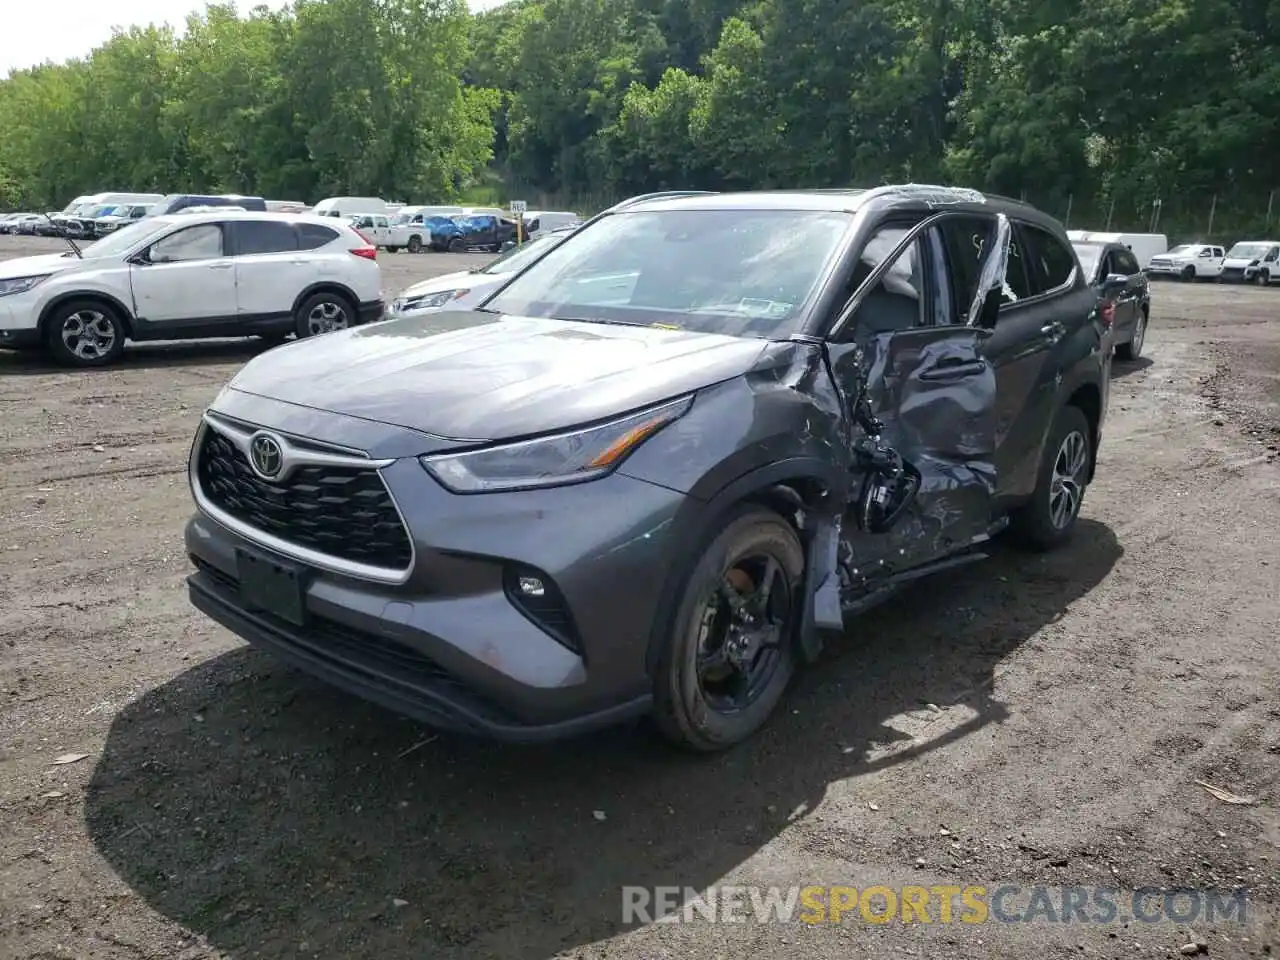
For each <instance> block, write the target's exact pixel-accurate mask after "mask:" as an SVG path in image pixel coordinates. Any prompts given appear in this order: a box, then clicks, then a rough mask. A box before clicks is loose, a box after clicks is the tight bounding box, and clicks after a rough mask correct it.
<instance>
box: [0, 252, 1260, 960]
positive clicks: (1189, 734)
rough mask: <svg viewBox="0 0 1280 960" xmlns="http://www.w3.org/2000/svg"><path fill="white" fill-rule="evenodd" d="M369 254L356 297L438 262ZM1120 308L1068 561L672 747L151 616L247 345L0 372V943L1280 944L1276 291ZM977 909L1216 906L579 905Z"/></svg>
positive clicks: (1231, 951) (970, 575)
mask: <svg viewBox="0 0 1280 960" xmlns="http://www.w3.org/2000/svg"><path fill="white" fill-rule="evenodd" d="M55 247H56V244H51V243H43V242H41V241H29V240H24V239H22V238H3V239H0V256H3V257H9V256H15V255H20V254H21V253H23V252H28V251H30V252H35V251H36V249H37V248H41V249H53V248H55ZM381 262H382V263H383V265H384V270H385V273H386V277H387V288H388V292H389V293H390V292H392V291H394V290H397V289H399V288H400V287H402V286H404V285H405V284H407V283H408V282H411V281H412V280H413V279H416V278H419V277H423V276H426V275H428V274H430V273H439V272H444V271H445V270H448V269H457V268H459V267H461V266H470V265H472V264H473V263H476V262H480V261H479V258H468V257H461V256H452V255H448V254H436V255H428V256H419V257H410V256H408V255H404V254H401V255H383V257H382V258H381ZM1154 298H1155V310H1154V316H1153V319H1152V326H1151V331H1150V334H1149V336H1148V340H1147V358H1146V359H1144V360H1143V361H1142V362H1140V363H1137V364H1118V365H1117V367H1116V369H1115V372H1114V380H1113V382H1112V395H1111V406H1110V419H1109V421H1108V423H1107V426H1106V433H1105V439H1104V442H1103V446H1102V451H1101V460H1100V465H1099V468H1098V476H1097V480H1096V482H1095V484H1094V485H1093V486H1092V488H1091V489H1090V490H1089V493H1088V496H1087V497H1086V501H1085V510H1084V516H1083V519H1082V522H1081V524H1080V528H1079V531H1078V534H1077V536H1076V537H1075V539H1074V541H1073V542H1072V543H1071V544H1070V545H1069V546H1068V547H1066V548H1065V549H1063V550H1061V551H1059V552H1057V553H1054V554H1051V555H1049V556H1045V557H1033V556H1028V555H1025V554H1021V553H1017V552H1014V551H1012V550H1010V549H1004V548H1002V549H1000V550H999V551H998V552H997V555H996V556H995V557H994V558H993V559H992V560H990V561H988V562H987V563H986V564H984V565H978V566H975V567H969V568H965V569H963V570H961V571H957V572H956V573H954V574H952V575H942V576H940V577H938V578H936V579H933V580H931V581H928V582H927V583H922V584H920V585H919V586H918V587H917V588H916V589H914V590H913V591H911V592H909V593H907V594H905V595H903V596H902V597H900V598H899V599H898V600H896V601H895V602H892V603H890V604H889V605H888V606H886V607H884V608H882V609H880V610H879V611H877V612H875V613H874V614H872V615H869V616H866V617H863V618H862V619H860V620H857V621H854V622H852V623H851V624H850V629H849V632H848V637H847V639H846V641H845V642H844V643H843V644H840V645H838V649H834V650H829V652H828V654H827V655H826V661H825V663H824V664H823V665H822V666H821V668H820V669H811V670H809V671H807V672H806V673H805V674H804V675H803V676H802V677H801V678H800V680H799V682H798V683H797V685H796V686H795V687H794V689H793V691H792V694H791V696H790V699H789V701H788V704H787V709H786V710H785V711H784V712H783V713H782V715H780V716H779V717H778V718H777V720H776V722H774V723H772V724H771V725H770V726H769V727H768V728H767V729H766V730H765V731H764V732H763V733H762V734H761V735H760V736H759V737H758V738H757V739H755V740H754V741H753V742H751V743H749V744H747V745H745V746H744V747H742V748H740V749H738V750H735V751H732V752H730V753H729V754H727V755H723V756H719V757H715V758H711V759H696V758H690V757H685V756H682V755H677V754H674V753H672V752H671V751H669V750H667V749H666V748H665V747H663V746H662V745H660V744H658V743H656V742H654V741H653V740H652V739H650V738H649V737H647V736H645V735H644V734H643V733H642V732H640V731H638V730H631V729H626V730H618V731H614V732H610V733H607V734H602V735H599V736H596V737H593V738H590V739H588V740H586V741H583V742H575V743H572V744H566V745H561V746H555V747H539V748H512V747H502V746H497V745H492V744H487V743H482V742H474V741H469V740H465V739H459V738H455V737H450V736H438V737H436V736H433V734H432V733H431V732H430V731H429V730H425V729H424V728H422V727H420V726H418V725H416V724H414V723H412V722H409V721H406V720H404V719H401V718H398V717H396V716H394V715H391V714H389V713H386V712H383V711H381V710H379V709H377V708H374V707H371V706H368V705H366V704H364V703H363V702H361V701H358V700H355V699H352V698H350V697H347V696H345V695H343V694H340V693H337V692H335V691H333V690H331V689H329V688H327V687H325V686H323V685H322V684H320V683H318V682H314V681H312V680H310V679H308V678H307V677H305V676H303V675H301V674H299V673H297V672H295V671H293V670H291V669H288V668H285V667H283V666H281V665H280V664H278V663H276V662H275V661H273V660H272V659H271V658H269V657H267V656H266V655H263V654H259V653H256V652H254V651H252V650H250V649H249V648H247V647H245V646H244V645H242V644H241V643H239V642H238V641H237V640H235V639H234V638H233V637H232V636H231V635H230V634H228V633H226V632H224V631H223V630H222V629H220V628H218V627H216V626H214V625H212V624H211V623H210V622H208V621H207V620H205V619H203V618H202V617H201V616H199V615H197V614H196V613H195V612H194V611H193V610H192V609H191V608H190V607H189V606H188V603H187V600H186V595H185V591H184V587H183V577H184V575H185V574H186V572H187V560H186V558H185V556H184V552H183V546H182V525H183V522H184V520H185V519H186V517H187V515H188V513H189V511H190V509H191V506H190V502H189V498H188V492H187V487H186V480H185V477H184V470H185V467H184V464H185V459H186V455H187V451H188V445H189V443H190V439H191V437H192V434H193V432H194V430H195V426H196V422H197V418H198V417H199V415H200V412H201V410H202V408H203V406H204V405H205V404H206V403H207V402H209V401H210V400H211V399H212V398H213V396H214V394H215V393H216V392H217V390H218V389H219V387H220V385H221V384H222V383H224V382H225V381H226V380H227V379H228V378H229V377H230V376H231V375H232V373H233V372H234V371H235V370H236V369H237V367H238V366H239V365H241V364H242V363H243V362H245V360H246V359H248V358H249V357H250V356H252V355H253V354H254V352H255V351H257V350H258V349H260V348H259V347H258V346H257V345H256V344H253V343H251V342H231V343H220V344H219V343H215V344H207V343H206V344H197V345H180V346H169V347H155V346H152V347H145V348H134V349H133V350H131V352H130V353H129V355H128V357H127V360H126V362H125V363H124V364H123V365H121V366H120V367H118V368H115V369H110V370H104V371H101V372H92V373H68V372H65V371H60V370H54V369H51V368H49V367H47V366H44V365H42V364H39V363H35V362H31V361H30V360H28V359H24V358H19V357H17V356H15V355H10V354H5V353H3V352H0V641H2V642H0V698H2V699H0V957H3V958H24V960H36V958H42V960H44V958H48V960H53V958H63V957H82V958H89V957H92V958H98V957H101V958H113V960H114V958H140V957H141V958H157V960H159V958H165V960H169V958H179V960H182V958H195V957H223V956H234V957H263V958H294V957H297V958H302V957H308V958H310V957H322V958H332V957H352V958H379V960H386V958H400V957H404V958H410V957H412V958H415V960H416V958H424V957H427V958H433V960H436V958H440V960H448V958H459V960H461V958H466V960H473V958H481V957H502V958H508V957H509V958H535V960H536V958H541V957H550V956H553V955H561V956H565V957H576V958H604V957H609V958H615V960H627V958H634V960H640V958H644V960H653V958H677V957H679V958H686V957H687V958H699V960H712V958H721V957H741V956H746V955H751V956H754V957H757V958H760V960H765V958H779V960H781V958H787V960H795V958H797V957H801V958H826V957H842V958H843V957H867V958H876V960H879V958H884V957H899V956H911V957H922V958H923V957H937V958H939V960H943V958H945V960H953V958H963V957H987V956H990V957H1007V958H1013V960H1049V958H1058V957H1067V956H1072V957H1076V956H1105V957H1144V956H1145V957H1151V956H1157V957H1167V956H1179V955H1180V954H1179V949H1180V948H1181V947H1182V946H1183V945H1184V944H1187V943H1189V942H1194V941H1196V940H1200V941H1203V942H1204V944H1205V950H1206V951H1207V953H1208V955H1209V956H1211V957H1246V956H1248V957H1253V956H1267V955H1272V956H1274V955H1277V954H1280V928H1277V925H1276V924H1277V915H1278V914H1280V868H1278V865H1280V813H1278V810H1277V802H1278V801H1280V630H1278V628H1277V620H1278V619H1280V617H1278V615H1277V614H1278V612H1280V589H1278V588H1280V536H1277V533H1278V532H1280V519H1278V518H1280V510H1278V509H1277V507H1278V506H1280V453H1278V452H1277V450H1278V444H1280V411H1278V409H1277V404H1280V379H1278V377H1280V289H1272V290H1260V289H1253V288H1235V287H1230V288H1229V287H1222V286H1218V285H1213V284H1206V285H1182V284H1170V283H1165V284H1159V285H1157V286H1156V287H1155V291H1154ZM67 754H72V755H81V754H82V755H83V758H82V759H79V760H76V761H74V762H69V763H58V762H57V760H58V759H59V758H65V755H67ZM1197 780H1200V781H1204V782H1205V783H1208V784H1212V785H1214V786H1217V787H1221V788H1223V789H1226V790H1229V791H1231V792H1232V793H1234V794H1237V795H1241V796H1243V797H1246V798H1251V799H1253V800H1255V801H1256V802H1254V803H1250V804H1232V803H1226V802H1223V801H1221V800H1219V799H1216V798H1215V797H1214V796H1212V795H1211V794H1210V793H1209V792H1208V791H1207V790H1206V789H1205V788H1204V787H1202V786H1200V785H1198V784H1197V783H1196V781H1197ZM1002 883H1013V884H1020V885H1023V886H1026V885H1030V884H1047V885H1052V886H1053V887H1054V888H1055V889H1056V888H1058V887H1060V886H1062V885H1084V886H1091V885H1101V886H1107V887H1116V888H1121V889H1123V890H1131V889H1134V888H1140V887H1145V886H1154V887H1166V888H1167V887H1207V886H1215V887H1218V888H1234V887H1245V888H1247V890H1248V891H1249V898H1250V899H1249V902H1248V906H1247V917H1246V921H1245V923H1244V924H1241V923H1239V922H1237V921H1236V920H1235V919H1228V920H1225V921H1223V920H1219V921H1218V922H1216V923H1214V924H1206V923H1204V922H1203V920H1202V918H1195V919H1194V920H1193V921H1192V922H1189V923H1175V922H1168V923H1153V924H1148V923H1143V922H1140V921H1137V920H1132V921H1130V922H1121V921H1120V920H1117V921H1116V922H1112V923H1103V924H1098V923H1095V924H1081V923H1079V922H1072V923H1051V922H1039V923H999V922H994V921H993V922H989V923H985V924H982V925H964V924H960V925H957V924H950V925H948V924H938V923H934V924H930V925H904V924H901V923H890V924H886V925H872V924H867V923H865V922H863V921H862V920H861V919H856V920H855V919H853V918H847V919H846V921H845V922H844V923H842V924H839V925H818V926H813V927H810V926H806V925H803V924H798V923H796V924H788V925H762V924H758V923H754V922H747V923H736V924H717V925H713V924H710V923H708V922H706V921H704V920H696V919H695V920H694V921H693V922H690V923H675V924H648V925H643V924H642V925H632V926H624V924H623V923H622V917H621V893H620V888H621V887H622V886H624V885H640V886H648V887H653V886H657V885H672V886H679V887H693V888H697V889H702V888H705V887H707V886H708V885H712V884H761V885H791V884H848V885H852V886H855V887H858V888H862V887H865V886H867V885H870V884H886V885H891V886H893V885H899V884H923V885H925V886H929V885H931V884H956V885H967V884H984V885H987V886H988V888H991V887H993V886H995V885H998V884H1002Z"/></svg>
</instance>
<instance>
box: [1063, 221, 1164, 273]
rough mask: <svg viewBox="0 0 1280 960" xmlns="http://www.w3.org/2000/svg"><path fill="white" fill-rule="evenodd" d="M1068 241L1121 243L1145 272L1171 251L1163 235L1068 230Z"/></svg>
mask: <svg viewBox="0 0 1280 960" xmlns="http://www.w3.org/2000/svg"><path fill="white" fill-rule="evenodd" d="M1067 239H1068V240H1086V241H1088V242H1090V243H1119V244H1123V245H1124V246H1126V247H1128V248H1129V250H1130V252H1131V253H1133V256H1134V258H1135V259H1136V260H1137V261H1138V266H1139V267H1141V268H1142V269H1143V270H1145V269H1147V267H1148V266H1149V265H1150V263H1151V258H1152V257H1158V256H1160V254H1162V253H1165V252H1167V251H1168V249H1169V238H1168V237H1166V236H1165V235H1164V234H1163V233H1101V232H1099V231H1097V230H1068V231H1067Z"/></svg>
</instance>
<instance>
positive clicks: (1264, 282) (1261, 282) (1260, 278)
mask: <svg viewBox="0 0 1280 960" xmlns="http://www.w3.org/2000/svg"><path fill="white" fill-rule="evenodd" d="M1253 279H1254V282H1255V283H1257V285H1258V286H1260V287H1267V286H1270V285H1271V271H1270V270H1259V271H1258V275H1257V276H1256V277H1254V278H1253Z"/></svg>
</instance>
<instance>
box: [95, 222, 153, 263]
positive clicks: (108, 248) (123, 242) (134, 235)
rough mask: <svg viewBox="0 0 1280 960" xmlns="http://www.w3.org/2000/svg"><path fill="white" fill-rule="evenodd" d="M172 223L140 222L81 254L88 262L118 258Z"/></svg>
mask: <svg viewBox="0 0 1280 960" xmlns="http://www.w3.org/2000/svg"><path fill="white" fill-rule="evenodd" d="M171 223H172V221H170V220H158V219H157V220H138V221H137V222H136V223H131V224H129V225H128V226H127V227H121V228H120V229H119V230H117V231H116V232H115V233H109V234H107V235H106V236H105V237H103V238H102V239H101V240H99V241H97V242H96V243H91V244H89V245H88V246H87V247H85V248H84V249H83V250H81V251H80V252H81V254H82V255H83V256H84V258H85V259H86V260H91V259H93V258H95V257H114V256H118V255H119V254H122V253H124V252H125V251H126V250H128V249H130V248H131V247H132V246H133V245H134V244H136V243H139V242H140V241H142V240H145V239H146V238H147V237H149V236H152V235H153V234H157V233H159V232H160V231H162V230H165V229H167V228H168V227H169V226H170V224H171Z"/></svg>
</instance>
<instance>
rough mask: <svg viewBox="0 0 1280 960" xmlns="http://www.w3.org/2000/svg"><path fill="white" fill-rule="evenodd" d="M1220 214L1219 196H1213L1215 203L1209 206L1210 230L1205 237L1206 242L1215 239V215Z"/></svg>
mask: <svg viewBox="0 0 1280 960" xmlns="http://www.w3.org/2000/svg"><path fill="white" fill-rule="evenodd" d="M1217 212H1218V195H1217V194H1216V193H1215V194H1214V195H1213V202H1212V203H1210V204H1209V230H1208V233H1207V234H1206V236H1205V239H1206V240H1209V239H1211V238H1212V237H1213V215H1214V214H1215V213H1217Z"/></svg>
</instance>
